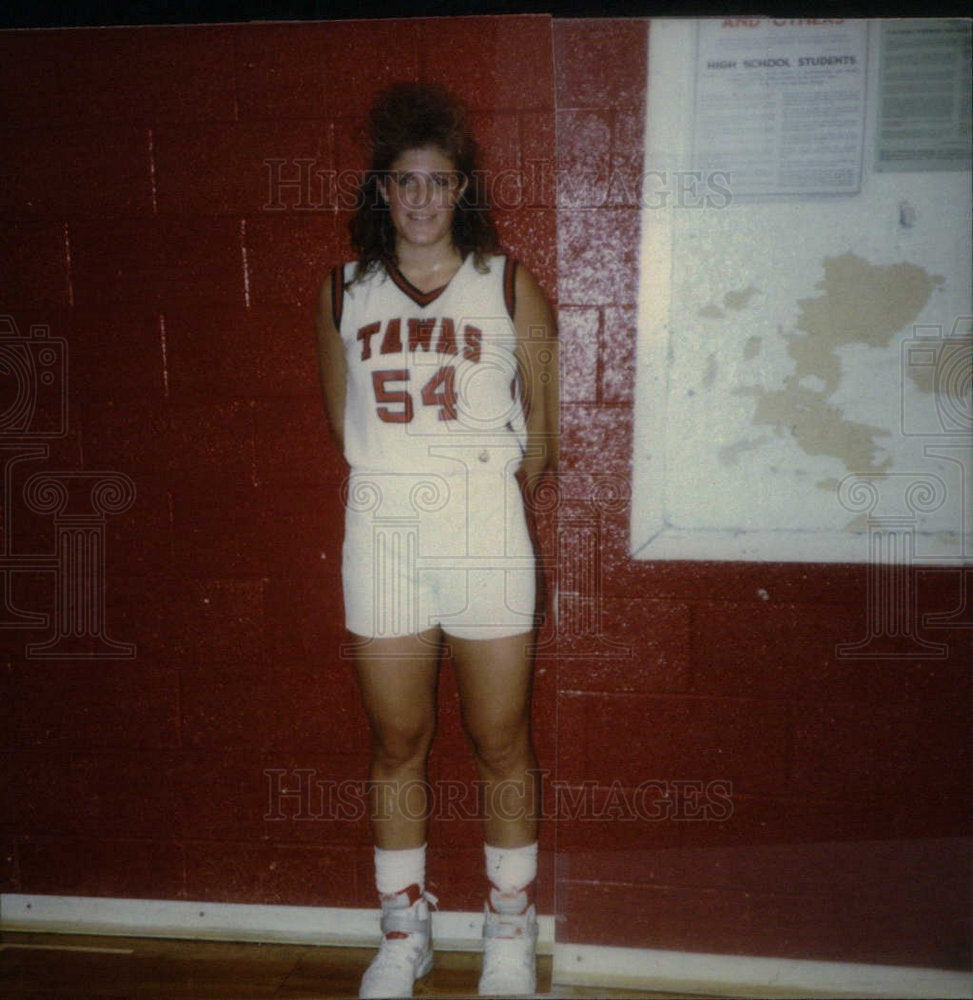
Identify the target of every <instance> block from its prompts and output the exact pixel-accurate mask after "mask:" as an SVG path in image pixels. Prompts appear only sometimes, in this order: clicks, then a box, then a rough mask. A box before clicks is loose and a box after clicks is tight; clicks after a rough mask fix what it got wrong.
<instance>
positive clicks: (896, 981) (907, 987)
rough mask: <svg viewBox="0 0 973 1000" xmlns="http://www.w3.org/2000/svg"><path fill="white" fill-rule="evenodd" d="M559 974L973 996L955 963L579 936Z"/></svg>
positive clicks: (737, 992)
mask: <svg viewBox="0 0 973 1000" xmlns="http://www.w3.org/2000/svg"><path fill="white" fill-rule="evenodd" d="M553 981H554V984H555V985H560V986H569V985H570V986H600V987H604V988H606V989H609V988H610V989H652V990H657V991H659V992H666V993H678V994H702V995H704V996H705V995H709V996H713V995H717V996H741V997H902V998H906V997H910V998H926V997H930V998H933V997H950V998H959V1000H969V998H970V997H971V996H973V975H971V974H968V973H964V972H952V971H950V970H948V969H923V968H916V967H912V966H898V965H870V964H864V963H860V964H859V963H853V962H814V961H807V960H803V959H790V958H760V957H756V956H753V957H751V956H749V955H707V954H702V953H695V952H680V951H659V950H655V949H651V948H609V947H601V946H595V945H572V944H556V945H555V946H554V976H553Z"/></svg>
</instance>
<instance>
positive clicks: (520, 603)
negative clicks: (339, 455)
mask: <svg viewBox="0 0 973 1000" xmlns="http://www.w3.org/2000/svg"><path fill="white" fill-rule="evenodd" d="M534 573H535V565H534V549H533V545H532V543H531V539H530V536H529V533H528V531H527V524H526V520H525V516H524V509H523V501H522V498H521V494H520V489H519V486H518V484H517V481H516V479H515V478H514V477H513V475H512V474H511V473H510V472H509V471H508V470H503V469H496V468H485V469H482V470H481V469H478V468H465V469H463V470H462V471H461V472H457V473H455V474H448V475H441V474H438V473H430V474H422V473H367V472H356V471H353V472H352V474H351V476H350V478H349V481H348V490H347V497H346V502H345V539H344V546H343V549H342V579H343V585H344V600H345V621H346V625H347V627H348V629H349V631H351V632H353V633H355V634H356V635H360V636H364V637H367V638H384V637H396V636H406V635H415V634H417V633H419V632H423V631H425V630H426V629H429V628H432V627H434V626H437V625H438V626H441V627H442V629H443V631H444V632H445V633H446V634H447V635H451V636H455V637H456V638H459V639H491V638H502V637H505V636H512V635H519V634H522V633H525V632H530V631H531V630H532V629H533V628H534V626H535V622H536V619H535V612H536V608H535V577H534Z"/></svg>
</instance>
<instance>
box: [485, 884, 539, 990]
mask: <svg viewBox="0 0 973 1000" xmlns="http://www.w3.org/2000/svg"><path fill="white" fill-rule="evenodd" d="M485 910H486V918H485V920H484V923H483V974H482V975H481V976H480V986H479V992H480V996H504V997H510V996H525V995H528V994H531V993H533V992H534V991H535V990H536V988H537V969H536V959H535V954H536V948H537V911H536V909H535V908H534V905H533V904H531V905H530V906H527V894H526V893H525V892H517V893H500V892H498V891H497V890H496V889H493V890H491V892H490V902H489V903H487V904H486V908H485Z"/></svg>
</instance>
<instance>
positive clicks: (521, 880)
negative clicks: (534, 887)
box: [484, 842, 537, 913]
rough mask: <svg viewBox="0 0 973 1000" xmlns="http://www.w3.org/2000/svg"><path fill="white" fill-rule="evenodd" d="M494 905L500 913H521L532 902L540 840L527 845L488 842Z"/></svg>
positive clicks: (491, 897) (488, 866)
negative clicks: (516, 845) (508, 845)
mask: <svg viewBox="0 0 973 1000" xmlns="http://www.w3.org/2000/svg"><path fill="white" fill-rule="evenodd" d="M484 853H485V854H486V874H487V878H488V879H489V880H490V884H491V888H490V905H491V906H492V907H493V908H494V910H497V911H498V912H516V913H521V912H523V911H524V910H525V909H527V907H528V906H529V905H530V895H529V893H528V889H529V888H530V885H531V883H532V882H533V881H534V879H535V878H537V843H536V842H535V843H533V844H527V845H526V846H524V847H491V846H490V845H489V844H484Z"/></svg>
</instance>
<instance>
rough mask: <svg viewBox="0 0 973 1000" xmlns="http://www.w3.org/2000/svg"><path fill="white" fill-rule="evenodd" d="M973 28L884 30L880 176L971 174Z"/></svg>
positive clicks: (895, 24) (918, 25) (893, 24)
mask: <svg viewBox="0 0 973 1000" xmlns="http://www.w3.org/2000/svg"><path fill="white" fill-rule="evenodd" d="M970 28H971V25H970V22H969V21H957V20H934V19H931V18H930V19H926V20H918V21H917V20H908V21H888V22H884V23H883V24H882V48H881V53H882V54H881V57H880V58H881V74H880V78H879V98H878V130H877V135H876V150H875V169H876V170H883V171H893V170H969V169H970V109H971V100H970V34H971V32H970Z"/></svg>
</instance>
